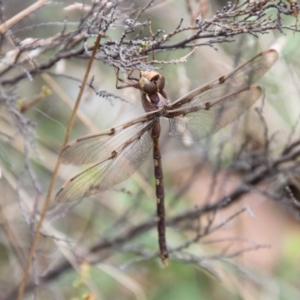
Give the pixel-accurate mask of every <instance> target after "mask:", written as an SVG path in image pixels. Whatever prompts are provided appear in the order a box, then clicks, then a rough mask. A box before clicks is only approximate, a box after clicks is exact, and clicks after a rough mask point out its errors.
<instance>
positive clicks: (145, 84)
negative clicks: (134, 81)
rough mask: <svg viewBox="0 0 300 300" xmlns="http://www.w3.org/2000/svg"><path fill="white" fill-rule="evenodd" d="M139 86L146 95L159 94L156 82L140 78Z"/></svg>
mask: <svg viewBox="0 0 300 300" xmlns="http://www.w3.org/2000/svg"><path fill="white" fill-rule="evenodd" d="M139 85H140V87H141V90H142V91H143V92H145V93H146V94H150V95H151V94H155V93H157V91H158V90H157V85H156V82H154V81H149V80H148V79H147V78H144V77H142V78H140V80H139Z"/></svg>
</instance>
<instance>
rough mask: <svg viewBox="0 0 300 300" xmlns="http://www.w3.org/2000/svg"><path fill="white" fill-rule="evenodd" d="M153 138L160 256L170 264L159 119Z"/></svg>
mask: <svg viewBox="0 0 300 300" xmlns="http://www.w3.org/2000/svg"><path fill="white" fill-rule="evenodd" d="M151 136H152V140H153V160H154V173H155V190H156V201H157V231H158V243H159V250H160V258H161V261H162V263H163V264H164V265H165V266H167V265H168V257H169V253H168V248H167V242H166V225H165V202H164V200H165V193H164V183H163V169H162V165H161V154H160V147H159V136H160V123H159V120H157V122H156V123H155V125H154V127H153V129H152V133H151Z"/></svg>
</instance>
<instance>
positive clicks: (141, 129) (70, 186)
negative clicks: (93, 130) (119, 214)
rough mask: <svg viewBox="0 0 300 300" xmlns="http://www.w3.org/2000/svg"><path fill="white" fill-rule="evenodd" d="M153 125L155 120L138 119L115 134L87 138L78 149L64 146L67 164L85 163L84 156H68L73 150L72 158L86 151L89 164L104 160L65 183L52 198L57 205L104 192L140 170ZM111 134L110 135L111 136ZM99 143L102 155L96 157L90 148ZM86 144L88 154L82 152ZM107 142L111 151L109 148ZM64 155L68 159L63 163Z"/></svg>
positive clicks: (146, 152)
mask: <svg viewBox="0 0 300 300" xmlns="http://www.w3.org/2000/svg"><path fill="white" fill-rule="evenodd" d="M136 121H137V120H136ZM156 121H157V120H156V118H150V119H149V120H148V121H145V120H144V119H143V120H142V119H141V120H140V122H134V124H132V125H131V126H128V127H127V128H125V129H123V130H121V129H118V130H117V129H115V131H107V132H106V133H102V134H101V133H100V134H98V135H94V136H89V137H86V138H83V139H80V141H79V142H78V145H76V143H75V144H74V145H73V146H72V145H71V146H68V148H66V150H65V151H64V153H63V157H64V160H65V161H68V162H70V161H72V162H73V161H75V162H77V163H78V161H80V162H84V163H85V162H87V161H89V159H88V158H87V156H86V155H83V156H82V157H81V158H80V159H76V157H75V156H74V154H73V153H72V148H73V147H75V148H74V149H75V150H74V151H75V154H80V150H83V149H86V150H87V151H88V152H89V153H90V154H91V156H92V157H93V158H92V160H93V159H95V158H100V157H102V158H103V157H105V158H104V159H103V160H100V161H99V162H97V163H96V164H94V165H93V166H91V167H89V168H88V169H86V170H84V171H83V172H81V173H79V174H78V175H76V176H75V177H73V178H72V179H70V180H69V181H68V182H66V183H65V184H64V185H63V186H62V188H61V189H60V190H59V191H58V193H57V194H56V200H57V201H59V202H67V201H77V200H80V199H82V198H85V197H88V196H90V195H94V194H97V193H100V192H104V191H106V190H108V189H110V188H112V187H113V186H115V185H116V184H118V183H121V182H122V181H124V180H126V179H127V178H128V177H129V176H130V175H132V174H133V173H134V171H135V170H136V169H137V168H138V167H139V166H140V164H141V163H142V162H143V160H144V159H145V157H146V155H147V154H148V152H149V150H150V149H151V146H152V139H151V128H152V127H153V125H154V123H155V122H156ZM112 132H114V133H113V134H112ZM109 133H110V135H109ZM115 135H116V136H115ZM109 137H110V138H109ZM117 138H119V139H121V140H122V141H123V143H120V142H119V141H116V139H117ZM102 139H103V141H104V145H105V150H104V151H101V149H98V151H99V152H102V154H100V156H97V154H96V153H95V152H96V149H93V147H96V145H97V143H98V145H101V144H103V142H102V141H101V140H102ZM86 141H88V144H89V145H90V147H91V148H90V149H91V150H90V151H89V150H88V148H86V145H85V142H86ZM110 141H112V145H113V146H114V147H113V146H111V145H110ZM79 144H80V145H79ZM108 149H109V150H108ZM108 151H110V152H108ZM67 154H69V155H70V157H71V159H69V160H68V159H67V156H66V155H67Z"/></svg>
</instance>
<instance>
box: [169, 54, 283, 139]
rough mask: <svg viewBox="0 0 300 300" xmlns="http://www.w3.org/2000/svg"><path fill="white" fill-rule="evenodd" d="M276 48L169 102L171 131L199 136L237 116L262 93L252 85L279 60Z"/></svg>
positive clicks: (198, 137)
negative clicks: (171, 102)
mask: <svg viewBox="0 0 300 300" xmlns="http://www.w3.org/2000/svg"><path fill="white" fill-rule="evenodd" d="M277 58H278V54H277V52H276V51H275V50H272V49H271V50H267V51H264V52H262V53H260V54H258V55H257V56H255V57H254V58H252V59H250V60H249V61H248V62H246V63H245V64H243V65H241V66H239V67H237V68H236V69H234V70H233V71H231V72H230V73H228V74H227V75H224V76H222V77H220V78H218V79H217V80H214V81H212V82H211V83H209V84H207V85H205V86H203V87H200V88H197V89H195V90H194V91H192V92H190V93H188V94H187V95H185V96H184V97H181V98H180V99H178V100H177V101H175V102H174V103H173V104H171V105H169V107H168V109H167V111H166V113H165V114H164V116H165V117H167V118H170V135H171V136H173V137H177V138H181V139H186V140H199V139H202V138H205V137H207V136H208V135H210V134H213V133H214V132H216V131H218V130H219V129H221V128H222V127H224V126H226V125H227V124H229V123H231V122H233V121H234V120H235V119H237V118H238V117H239V116H240V115H241V114H242V113H244V112H245V110H247V109H249V108H250V107H251V106H252V105H253V103H254V102H255V101H256V100H258V99H259V98H260V96H261V93H262V92H261V89H260V88H259V87H257V86H251V84H253V83H254V82H256V81H257V80H259V79H260V78H261V77H262V76H263V75H264V74H265V73H266V72H267V71H268V70H269V69H270V68H271V66H272V65H273V64H274V63H275V61H276V59H277Z"/></svg>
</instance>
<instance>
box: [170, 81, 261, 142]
mask: <svg viewBox="0 0 300 300" xmlns="http://www.w3.org/2000/svg"><path fill="white" fill-rule="evenodd" d="M261 95H262V89H261V88H260V87H259V86H254V85H253V86H250V87H248V88H245V89H244V90H241V91H238V92H236V93H232V94H230V95H227V96H225V97H220V98H219V99H214V100H211V101H210V102H209V106H208V104H206V106H205V104H203V103H201V104H199V105H198V107H196V106H194V107H193V108H194V111H193V110H190V113H187V114H186V115H184V116H181V117H174V118H171V119H170V130H169V135H170V136H172V137H175V138H179V139H183V140H187V141H197V140H200V139H203V138H205V137H208V136H209V135H211V134H213V133H215V132H217V131H218V130H219V129H221V128H222V127H224V126H226V125H227V124H230V123H231V122H233V121H234V120H236V119H237V118H238V117H239V116H241V115H242V114H243V113H244V112H245V111H246V110H247V109H249V108H250V107H251V106H252V105H253V103H254V102H255V101H257V100H258V99H259V98H260V97H261Z"/></svg>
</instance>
